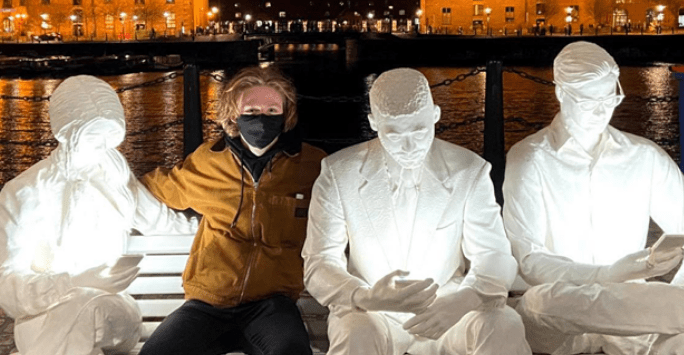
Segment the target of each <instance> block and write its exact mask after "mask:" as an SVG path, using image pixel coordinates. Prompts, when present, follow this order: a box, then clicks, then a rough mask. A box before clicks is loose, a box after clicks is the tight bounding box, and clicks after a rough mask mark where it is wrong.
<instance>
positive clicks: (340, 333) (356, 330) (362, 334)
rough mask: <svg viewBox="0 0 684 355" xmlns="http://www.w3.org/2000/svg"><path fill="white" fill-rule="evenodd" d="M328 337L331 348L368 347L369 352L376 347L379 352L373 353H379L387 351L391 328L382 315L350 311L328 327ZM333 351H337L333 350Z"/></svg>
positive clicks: (366, 351)
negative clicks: (388, 327)
mask: <svg viewBox="0 0 684 355" xmlns="http://www.w3.org/2000/svg"><path fill="white" fill-rule="evenodd" d="M328 337H329V338H330V343H331V350H333V349H335V348H340V349H341V348H344V349H353V348H358V349H366V350H364V352H365V353H369V352H368V351H371V350H372V349H375V350H377V352H372V353H378V354H386V353H387V349H388V344H389V339H390V335H389V329H387V325H386V324H385V322H384V321H383V319H382V316H380V315H378V314H373V313H361V312H354V313H349V314H347V315H345V316H343V317H342V318H339V319H336V321H335V322H332V323H331V324H330V327H329V329H328ZM333 353H335V352H331V354H333ZM342 353H345V352H342ZM349 353H353V352H349Z"/></svg>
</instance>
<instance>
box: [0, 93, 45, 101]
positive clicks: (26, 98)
mask: <svg viewBox="0 0 684 355" xmlns="http://www.w3.org/2000/svg"><path fill="white" fill-rule="evenodd" d="M0 100H24V101H26V102H43V101H49V100H50V96H12V95H0Z"/></svg>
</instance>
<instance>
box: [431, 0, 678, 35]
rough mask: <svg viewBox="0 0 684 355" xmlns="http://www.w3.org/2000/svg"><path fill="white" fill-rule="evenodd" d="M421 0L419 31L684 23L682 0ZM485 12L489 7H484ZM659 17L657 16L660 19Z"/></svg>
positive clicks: (648, 26) (648, 27) (509, 30)
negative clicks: (488, 27) (678, 0)
mask: <svg viewBox="0 0 684 355" xmlns="http://www.w3.org/2000/svg"><path fill="white" fill-rule="evenodd" d="M662 3H663V4H665V3H668V4H671V5H670V6H666V5H663V4H659V3H658V2H657V1H650V0H472V1H456V0H422V1H421V10H422V14H421V16H420V22H421V32H426V31H430V30H431V31H432V32H433V33H450V34H456V33H458V31H459V27H460V28H461V30H462V31H464V32H466V33H472V32H473V31H474V30H478V33H481V32H480V31H484V30H486V28H487V23H488V20H489V26H491V28H492V29H493V30H494V33H495V34H500V33H501V32H503V31H504V29H506V32H507V33H508V34H512V32H513V31H515V30H516V29H520V30H523V32H524V31H527V30H528V29H530V28H532V27H533V26H535V25H537V24H539V25H545V26H549V25H553V26H554V27H555V28H557V29H558V30H559V31H562V29H563V28H564V27H565V26H566V25H567V24H571V25H572V26H573V31H574V32H577V31H578V30H579V26H580V25H582V27H583V29H584V31H591V30H593V29H595V28H596V27H597V26H601V27H604V28H611V27H612V28H614V29H615V30H624V27H625V26H627V25H628V24H630V26H631V28H632V31H635V29H636V28H637V27H638V26H643V27H644V28H645V29H646V30H652V29H653V27H654V26H656V25H657V24H658V21H661V23H662V25H663V26H667V27H668V28H672V27H673V26H674V27H675V28H682V27H684V7H683V6H681V5H680V4H681V2H677V1H670V0H664V1H662ZM488 12H489V13H488ZM659 18H660V19H659Z"/></svg>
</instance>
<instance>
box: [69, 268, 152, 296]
mask: <svg viewBox="0 0 684 355" xmlns="http://www.w3.org/2000/svg"><path fill="white" fill-rule="evenodd" d="M106 269H107V265H106V264H102V265H100V266H96V267H94V268H91V269H88V270H86V271H83V272H82V273H80V274H77V275H74V276H72V277H71V283H72V284H73V285H74V286H78V287H92V288H97V289H100V290H103V291H107V292H110V293H119V292H121V291H123V290H125V289H126V288H127V287H128V286H129V285H130V284H131V283H132V282H133V280H135V277H136V276H138V272H139V271H140V268H139V267H133V268H130V269H127V270H125V271H122V272H119V273H116V274H111V273H110V272H109V270H106Z"/></svg>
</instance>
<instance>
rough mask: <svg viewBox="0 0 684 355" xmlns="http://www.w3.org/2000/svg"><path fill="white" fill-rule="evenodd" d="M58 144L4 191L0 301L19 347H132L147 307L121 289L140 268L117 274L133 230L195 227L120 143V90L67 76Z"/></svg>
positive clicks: (60, 94)
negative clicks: (135, 169) (161, 196)
mask: <svg viewBox="0 0 684 355" xmlns="http://www.w3.org/2000/svg"><path fill="white" fill-rule="evenodd" d="M49 114H50V125H51V128H52V131H53V133H54V135H55V138H56V139H57V141H58V142H59V144H58V146H57V147H56V148H55V149H54V150H53V151H52V152H51V154H50V155H49V156H48V157H47V158H46V159H44V160H41V161H39V162H38V163H36V164H35V165H33V166H32V167H30V168H29V169H28V170H26V171H25V172H23V173H21V174H20V175H19V176H17V177H15V178H14V179H12V180H11V181H9V182H8V183H7V184H6V185H5V186H4V187H3V189H2V191H0V307H2V308H3V310H5V312H7V314H8V315H10V316H11V317H12V318H14V319H15V328H14V335H15V343H16V345H17V348H18V349H19V351H20V353H21V354H22V355H43V354H44V355H81V354H83V355H89V354H103V353H110V352H117V351H118V352H121V351H124V352H125V351H127V350H129V349H131V348H132V347H133V346H134V345H135V344H136V343H137V341H138V340H139V336H140V322H141V314H140V310H139V309H138V306H137V305H136V303H135V302H134V300H133V298H132V297H130V296H129V295H127V294H126V293H123V292H122V291H123V290H124V289H126V287H128V285H130V283H131V282H132V281H133V280H134V279H135V277H136V276H137V273H138V271H139V268H138V267H129V268H128V269H125V270H123V271H121V272H118V273H111V272H110V271H111V268H110V267H109V266H111V265H112V264H113V263H114V261H115V260H116V259H117V258H118V257H120V256H121V255H122V254H123V253H124V251H125V247H126V240H127V237H128V235H129V233H130V231H131V229H133V228H134V229H136V230H137V231H140V232H142V233H153V232H161V233H192V232H193V231H194V230H195V229H196V221H195V219H194V218H193V219H188V218H186V217H185V216H184V215H182V214H180V213H176V212H174V211H173V210H170V209H168V208H167V207H166V206H165V205H163V204H162V203H161V202H159V201H157V200H156V199H155V198H154V197H153V196H152V195H151V194H150V193H149V192H148V191H147V190H146V189H145V188H144V187H143V185H142V184H141V183H140V182H139V181H138V180H137V179H136V177H135V176H134V175H133V174H132V172H131V171H130V169H129V167H128V164H127V162H126V159H125V157H124V156H123V155H122V154H121V153H120V152H119V151H118V150H117V149H116V148H117V147H118V145H119V144H120V143H121V142H122V141H123V139H124V136H125V132H126V131H125V119H124V110H123V107H122V105H121V102H120V101H119V98H118V96H117V94H116V92H115V91H114V90H113V89H112V88H111V87H110V86H109V85H108V84H107V83H106V82H104V81H102V80H100V79H97V78H95V77H92V76H75V77H71V78H68V79H66V80H65V81H64V82H62V83H61V84H60V85H59V87H58V88H57V89H56V90H55V92H54V93H53V95H52V97H51V100H50V108H49Z"/></svg>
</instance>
